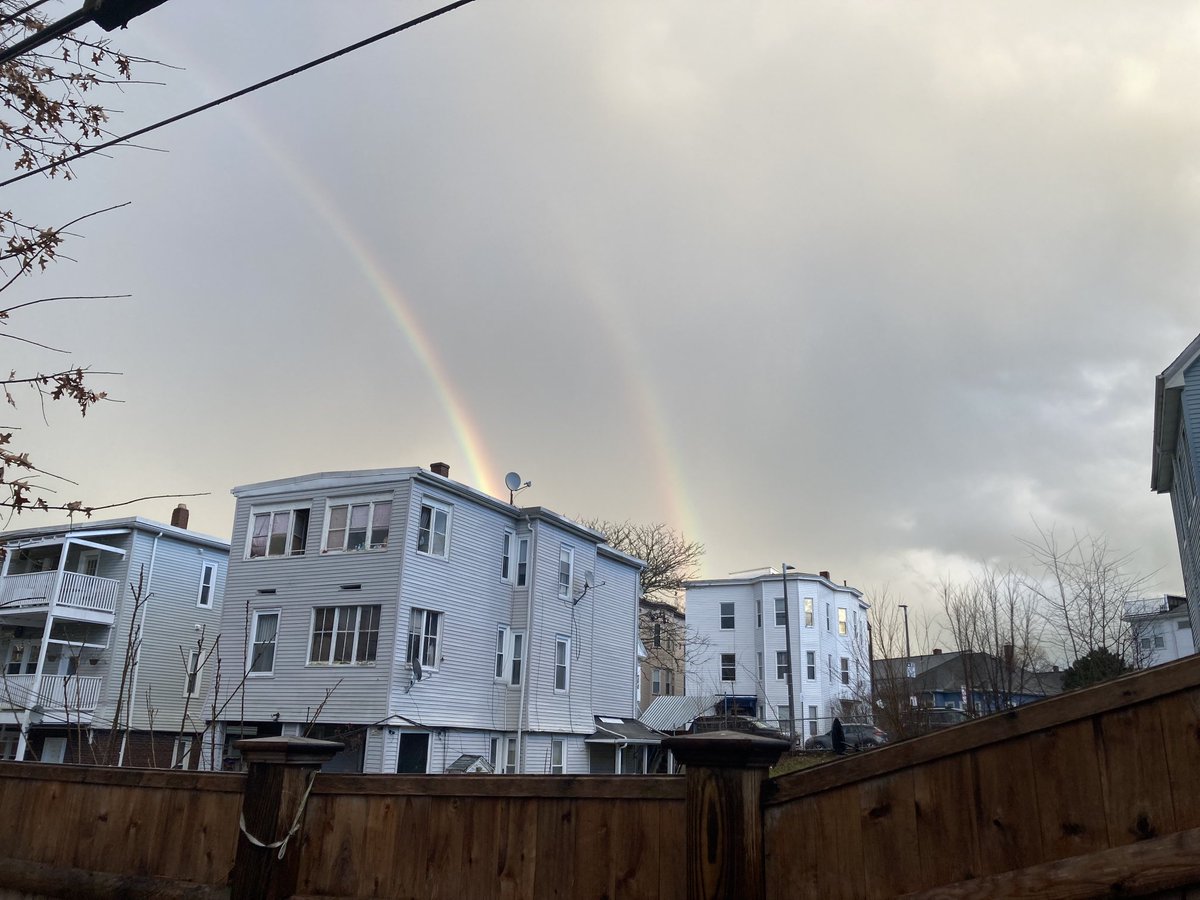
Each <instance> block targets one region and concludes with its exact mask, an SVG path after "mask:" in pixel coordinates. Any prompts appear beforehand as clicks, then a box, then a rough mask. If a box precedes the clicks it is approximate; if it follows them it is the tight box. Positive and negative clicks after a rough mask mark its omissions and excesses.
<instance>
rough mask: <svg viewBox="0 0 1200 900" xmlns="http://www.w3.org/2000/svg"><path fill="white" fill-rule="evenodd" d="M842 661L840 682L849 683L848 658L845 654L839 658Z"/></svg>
mask: <svg viewBox="0 0 1200 900" xmlns="http://www.w3.org/2000/svg"><path fill="white" fill-rule="evenodd" d="M841 663H842V684H849V683H850V660H849V659H847V658H846V657H845V656H843V657H842V659H841Z"/></svg>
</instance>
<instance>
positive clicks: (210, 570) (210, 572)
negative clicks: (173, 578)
mask: <svg viewBox="0 0 1200 900" xmlns="http://www.w3.org/2000/svg"><path fill="white" fill-rule="evenodd" d="M216 580H217V564H216V563H209V562H206V563H203V564H202V565H201V566H200V593H199V595H198V596H197V597H196V605H197V606H200V607H203V608H205V609H208V608H209V607H211V606H212V601H213V588H214V587H215V586H216Z"/></svg>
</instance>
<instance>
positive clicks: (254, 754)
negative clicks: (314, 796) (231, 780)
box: [234, 735, 346, 766]
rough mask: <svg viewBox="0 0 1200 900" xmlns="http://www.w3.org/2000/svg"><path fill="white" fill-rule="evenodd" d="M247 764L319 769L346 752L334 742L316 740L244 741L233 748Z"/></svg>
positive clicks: (282, 738) (271, 738) (268, 739)
mask: <svg viewBox="0 0 1200 900" xmlns="http://www.w3.org/2000/svg"><path fill="white" fill-rule="evenodd" d="M234 746H235V747H237V749H238V750H240V751H241V752H242V757H243V758H244V759H245V760H246V762H247V763H249V764H253V763H275V764H276V765H284V766H309V765H320V764H321V763H324V762H328V761H329V760H331V759H333V757H334V756H335V755H336V754H338V753H340V752H341V751H342V750H344V749H345V748H346V745H345V744H342V743H339V742H337V741H322V740H318V739H317V738H306V737H291V736H287V735H280V736H277V737H262V738H245V739H243V740H240V741H238V742H237V743H235V744H234Z"/></svg>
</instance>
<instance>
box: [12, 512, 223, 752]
mask: <svg viewBox="0 0 1200 900" xmlns="http://www.w3.org/2000/svg"><path fill="white" fill-rule="evenodd" d="M187 522H188V514H187V507H185V506H183V505H182V504H181V505H180V506H179V507H178V508H177V509H176V510H175V514H174V515H173V516H172V519H171V524H170V525H166V524H163V523H162V522H154V521H151V520H149V519H143V518H140V517H139V518H126V519H113V520H110V521H105V522H87V523H85V524H83V525H76V526H64V525H53V526H46V527H40V528H28V529H24V530H21V531H9V532H5V533H4V534H0V547H2V548H3V549H2V550H0V552H2V553H3V558H4V561H3V566H2V567H0V657H2V659H3V664H4V669H3V671H2V673H0V758H3V759H16V760H40V761H41V762H57V763H61V762H70V763H75V762H78V763H87V764H100V765H120V764H123V765H126V766H158V767H166V766H170V765H179V764H182V763H184V762H185V759H184V757H185V756H186V755H187V753H188V748H189V747H190V746H191V740H190V739H181V738H180V737H179V736H180V733H181V732H185V733H198V732H200V731H201V730H202V729H203V728H204V712H203V706H204V697H205V694H206V692H207V691H208V690H209V688H210V687H211V684H212V679H213V675H214V669H215V668H216V665H215V660H213V661H210V662H209V664H208V665H205V664H204V662H205V660H204V658H203V657H202V654H203V651H202V650H201V648H200V647H198V645H197V641H198V640H199V639H200V638H201V636H204V638H205V641H206V644H205V647H206V648H210V647H211V645H212V643H213V641H214V640H215V639H216V636H217V633H218V631H219V630H220V629H219V625H220V621H221V597H222V593H223V591H224V586H225V570H226V566H227V565H228V562H229V543H228V542H227V541H224V540H222V539H220V538H216V537H209V536H208V535H204V534H197V533H196V532H194V531H189V530H188V529H187ZM139 588H140V590H139ZM139 597H140V601H139ZM131 634H132V636H131ZM114 721H117V722H119V726H120V727H119V728H117V729H116V731H117V733H116V735H113V734H112V732H113V730H114ZM185 721H186V723H187V724H186V725H184V726H183V727H181V723H185ZM110 737H111V738H112V739H111V740H110Z"/></svg>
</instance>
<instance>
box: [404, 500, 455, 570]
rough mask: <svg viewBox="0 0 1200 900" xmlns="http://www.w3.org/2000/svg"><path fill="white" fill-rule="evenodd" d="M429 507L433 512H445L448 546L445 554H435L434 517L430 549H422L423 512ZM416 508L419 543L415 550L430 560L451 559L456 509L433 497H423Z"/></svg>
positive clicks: (431, 524) (431, 527)
mask: <svg viewBox="0 0 1200 900" xmlns="http://www.w3.org/2000/svg"><path fill="white" fill-rule="evenodd" d="M427 506H428V507H429V508H430V509H432V510H435V511H439V510H440V511H441V512H444V513H445V514H446V546H445V548H444V552H442V553H434V552H433V535H434V531H433V525H434V521H435V519H434V517H433V516H430V519H429V549H428V550H421V549H420V545H421V511H422V510H423V509H424V508H425V507H427ZM416 507H417V529H416V530H417V542H416V544H415V545H414V548H413V549H414V550H415V551H416V552H417V553H418V554H420V555H421V556H427V557H429V558H430V559H449V558H450V536H451V535H452V534H453V533H454V507H453V506H451V505H450V504H449V503H443V502H442V501H440V500H435V499H434V498H432V497H422V498H421V502H420V503H418V504H416Z"/></svg>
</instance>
